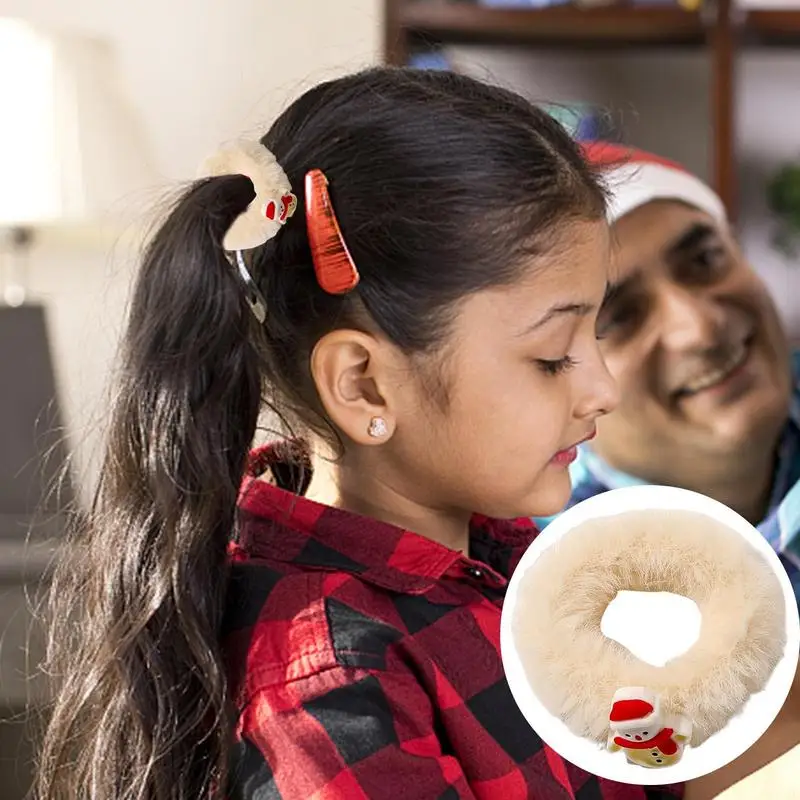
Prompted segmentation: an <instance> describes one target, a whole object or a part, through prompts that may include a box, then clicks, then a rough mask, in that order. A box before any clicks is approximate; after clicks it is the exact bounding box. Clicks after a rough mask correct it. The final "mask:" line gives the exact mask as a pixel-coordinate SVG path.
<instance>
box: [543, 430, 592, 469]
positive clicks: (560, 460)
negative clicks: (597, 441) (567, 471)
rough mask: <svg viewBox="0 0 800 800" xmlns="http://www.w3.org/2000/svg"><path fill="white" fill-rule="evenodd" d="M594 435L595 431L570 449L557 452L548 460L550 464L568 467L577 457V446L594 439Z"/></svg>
mask: <svg viewBox="0 0 800 800" xmlns="http://www.w3.org/2000/svg"><path fill="white" fill-rule="evenodd" d="M596 435H597V430H593V431H592V432H591V433H590V434H589V435H588V436H584V437H583V439H581V440H580V441H579V442H576V443H575V444H574V445H572V447H568V448H567V449H566V450H559V451H558V452H557V453H556V454H555V455H554V456H553V457H552V459H550V461H551V463H553V464H556V465H558V466H559V467H568V466H569V465H570V464H571V463H572V462H573V461H574V460H575V459H576V458H577V457H578V445H581V444H583V443H584V442H588V441H589V440H590V439H594V437H595V436H596Z"/></svg>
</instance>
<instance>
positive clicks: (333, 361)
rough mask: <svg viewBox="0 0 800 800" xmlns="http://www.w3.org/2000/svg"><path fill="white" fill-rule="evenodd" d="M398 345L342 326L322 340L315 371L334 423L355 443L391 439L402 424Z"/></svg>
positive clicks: (313, 365)
mask: <svg viewBox="0 0 800 800" xmlns="http://www.w3.org/2000/svg"><path fill="white" fill-rule="evenodd" d="M393 349H394V348H392V346H391V345H390V344H389V343H388V342H386V341H385V340H381V339H378V338H377V337H375V336H373V335H372V334H368V333H363V332H361V331H355V330H349V329H344V330H336V331H333V332H331V333H329V334H326V335H325V336H323V337H322V339H320V340H319V342H317V344H316V346H315V347H314V350H313V352H312V354H311V375H312V377H313V379H314V383H315V384H316V387H317V392H318V394H319V398H320V401H321V402H322V406H323V408H324V409H325V412H326V413H327V415H328V417H329V418H330V420H331V422H333V424H334V425H335V426H336V427H337V428H338V429H339V430H340V431H341V432H342V433H343V434H344V435H345V436H347V437H348V438H349V439H350V440H351V441H353V442H356V443H357V444H364V445H373V444H380V443H382V442H385V441H388V440H389V439H390V438H391V437H392V435H393V433H394V431H395V428H396V425H397V417H396V408H395V406H396V404H395V402H394V397H393V392H392V385H393V382H392V380H391V379H390V372H391V370H392V365H393V362H394V353H393Z"/></svg>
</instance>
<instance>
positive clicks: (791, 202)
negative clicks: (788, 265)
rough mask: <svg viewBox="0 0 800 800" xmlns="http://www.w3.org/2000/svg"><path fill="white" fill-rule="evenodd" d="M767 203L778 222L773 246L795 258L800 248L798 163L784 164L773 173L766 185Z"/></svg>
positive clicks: (799, 177)
mask: <svg viewBox="0 0 800 800" xmlns="http://www.w3.org/2000/svg"><path fill="white" fill-rule="evenodd" d="M767 203H768V205H769V208H770V211H772V213H773V214H774V215H775V216H776V218H777V223H778V225H777V228H776V231H775V234H774V237H773V242H774V244H775V247H776V248H777V249H778V250H780V251H781V252H782V253H784V254H785V255H786V256H789V257H791V258H795V257H796V256H797V255H798V250H799V249H800V248H799V247H798V240H800V163H792V164H785V165H784V166H782V167H781V168H780V169H779V170H778V171H777V172H776V173H775V175H773V177H772V179H771V180H770V181H769V184H768V185H767Z"/></svg>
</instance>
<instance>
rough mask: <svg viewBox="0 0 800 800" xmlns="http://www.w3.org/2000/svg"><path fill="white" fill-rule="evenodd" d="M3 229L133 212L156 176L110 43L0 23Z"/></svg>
mask: <svg viewBox="0 0 800 800" xmlns="http://www.w3.org/2000/svg"><path fill="white" fill-rule="evenodd" d="M0 117H2V120H3V123H2V125H0V176H1V177H0V227H8V226H37V225H51V224H70V223H86V222H91V221H94V220H97V219H98V218H103V219H107V218H115V217H121V216H125V215H126V198H129V197H130V195H131V193H134V192H136V191H137V190H140V189H142V188H144V187H145V186H148V185H151V184H152V183H153V181H154V180H155V176H156V174H157V172H156V170H155V168H154V162H153V159H152V156H151V151H150V148H149V147H148V143H147V141H146V138H145V136H144V135H143V131H142V129H141V126H140V125H139V124H138V120H137V117H136V114H135V113H134V111H133V108H132V107H131V105H130V104H129V103H128V102H127V100H126V97H125V94H124V92H123V91H122V89H121V86H120V84H119V81H118V74H117V70H116V65H115V60H114V53H113V49H112V48H111V46H110V45H109V43H107V42H105V41H102V40H97V39H91V38H88V37H84V36H77V35H72V34H66V33H61V32H53V31H47V30H45V29H40V28H37V27H36V26H34V25H31V24H29V23H27V22H24V21H21V20H16V19H3V18H0Z"/></svg>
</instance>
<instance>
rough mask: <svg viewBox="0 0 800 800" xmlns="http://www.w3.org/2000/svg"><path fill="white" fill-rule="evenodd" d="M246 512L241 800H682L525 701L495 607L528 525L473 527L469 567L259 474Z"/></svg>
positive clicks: (235, 617)
mask: <svg viewBox="0 0 800 800" xmlns="http://www.w3.org/2000/svg"><path fill="white" fill-rule="evenodd" d="M275 457H276V456H275V453H274V451H262V452H261V453H260V454H259V455H258V456H257V458H255V459H254V461H253V464H254V468H255V469H256V470H257V471H259V472H260V471H263V470H264V469H266V468H268V467H270V466H272V465H271V464H270V462H271V461H272V460H273V459H274V458H275ZM272 473H273V475H278V476H281V475H282V476H283V477H284V478H285V477H286V476H287V475H289V474H290V473H291V470H289V471H287V470H285V469H274V470H272ZM240 513H241V525H240V530H239V534H238V536H237V541H236V542H235V543H234V544H233V545H232V547H231V561H232V572H231V583H230V596H229V601H228V609H227V615H226V619H225V623H224V641H225V643H226V652H227V654H228V657H229V660H230V674H231V679H232V686H233V694H234V699H235V702H236V708H237V713H238V717H237V720H236V743H235V747H234V752H233V760H232V776H233V777H232V782H231V787H230V791H229V796H230V798H231V799H232V800H234V799H235V800H244V798H247V799H248V800H280V799H284V800H304V799H305V798H314V799H315V800H333V799H334V798H336V799H337V800H338V799H339V798H347V800H350V799H351V798H352V800H360V799H361V798H403V800H417V799H419V800H423V798H424V800H437V799H440V800H458V798H501V800H516V798H533V799H534V800H567V798H572V800H646V799H647V800H657V799H658V800H667V798H676V797H681V795H682V790H681V787H677V786H674V787H666V788H641V787H636V786H629V785H625V784H618V783H613V782H610V781H606V780H602V779H599V778H596V777H594V776H591V775H588V774H587V773H585V772H583V771H581V770H579V769H577V768H576V767H574V766H572V765H571V764H568V763H567V762H565V761H564V760H563V759H562V758H561V757H560V756H559V755H558V754H556V753H555V752H554V751H552V750H551V749H549V748H548V747H547V746H546V745H544V744H543V743H542V741H541V740H540V739H539V737H538V736H537V735H536V734H535V733H534V732H533V731H532V730H531V728H530V727H529V726H528V724H527V723H526V722H525V719H524V718H523V716H522V714H521V712H520V711H519V710H518V708H517V706H516V704H515V703H514V700H513V698H512V696H511V693H510V691H509V689H508V686H507V684H506V681H505V678H504V675H503V668H502V663H501V659H500V611H501V608H502V602H503V597H504V594H505V589H506V586H507V581H508V577H509V575H510V574H511V572H512V570H513V569H514V567H515V566H516V564H517V562H518V560H519V558H520V557H521V555H522V553H523V551H524V550H525V548H526V547H527V545H528V544H529V543H530V541H531V539H532V538H533V536H535V530H534V529H533V528H532V527H530V525H529V524H527V523H524V524H511V523H507V522H497V521H494V520H487V519H481V518H476V519H475V520H474V521H473V526H472V532H471V544H470V557H466V556H464V555H462V554H460V553H457V552H454V551H452V550H449V549H447V548H445V547H443V546H442V545H439V544H437V543H435V542H433V541H430V540H428V539H426V538H423V537H421V536H418V535H417V534H414V533H411V532H408V531H403V530H400V529H398V528H395V527H392V526H390V525H387V524H384V523H380V522H376V521H374V520H370V519H366V518H363V517H358V516H356V515H353V514H350V513H347V512H344V511H341V510H338V509H334V508H329V507H327V506H322V505H319V504H317V503H313V502H311V501H309V500H306V499H304V498H302V497H300V496H298V495H297V494H294V493H291V492H289V491H286V490H284V489H282V488H278V487H277V486H272V485H269V484H268V483H267V482H266V481H261V480H255V479H254V478H253V477H249V478H248V479H247V480H246V481H245V485H244V487H243V491H242V498H241V502H240Z"/></svg>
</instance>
